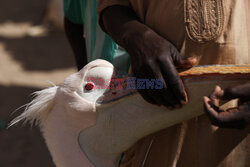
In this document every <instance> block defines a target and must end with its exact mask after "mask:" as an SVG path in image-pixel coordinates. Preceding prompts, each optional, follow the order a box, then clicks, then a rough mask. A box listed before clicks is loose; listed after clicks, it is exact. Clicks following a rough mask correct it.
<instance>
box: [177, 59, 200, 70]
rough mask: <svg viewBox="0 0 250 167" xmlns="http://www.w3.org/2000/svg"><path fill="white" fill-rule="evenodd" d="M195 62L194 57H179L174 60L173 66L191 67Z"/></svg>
mask: <svg viewBox="0 0 250 167" xmlns="http://www.w3.org/2000/svg"><path fill="white" fill-rule="evenodd" d="M196 64H197V59H196V58H194V57H189V58H181V59H179V60H178V61H175V66H176V67H177V68H191V67H193V66H194V65H196Z"/></svg>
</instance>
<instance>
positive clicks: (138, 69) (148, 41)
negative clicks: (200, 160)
mask: <svg viewBox="0 0 250 167" xmlns="http://www.w3.org/2000/svg"><path fill="white" fill-rule="evenodd" d="M101 26H102V27H103V29H104V31H106V32H107V33H108V34H109V35H110V36H111V37H112V38H113V39H114V40H115V41H116V42H117V43H118V44H119V45H121V46H122V47H124V48H125V49H126V51H127V52H128V53H129V55H130V57H131V66H132V70H133V73H134V75H135V77H136V79H157V80H161V81H162V85H163V88H162V89H138V91H139V93H140V94H141V95H142V97H143V98H144V99H145V100H146V101H148V102H149V103H153V104H157V105H164V106H166V107H168V108H170V109H173V108H176V107H181V106H182V105H183V104H186V103H187V100H188V99H187V93H186V92H185V88H184V85H183V83H182V80H181V79H180V77H179V75H178V73H177V70H176V67H177V68H190V67H192V66H193V65H194V64H196V59H194V58H189V59H183V58H182V56H181V55H180V53H179V52H178V50H177V49H176V48H175V46H174V45H173V44H171V42H169V41H167V40H166V39H164V38H163V37H161V36H160V35H159V34H157V33H156V32H155V31H153V30H152V29H151V28H150V27H148V26H147V25H145V24H143V23H141V22H140V20H139V18H138V17H137V16H136V14H135V12H134V11H133V10H132V9H130V8H127V7H121V6H112V7H109V8H107V9H105V10H104V11H103V13H102V15H101Z"/></svg>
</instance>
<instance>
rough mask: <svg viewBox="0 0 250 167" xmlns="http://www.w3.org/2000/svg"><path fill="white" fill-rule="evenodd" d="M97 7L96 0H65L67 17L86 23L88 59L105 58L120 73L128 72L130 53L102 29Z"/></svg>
mask: <svg viewBox="0 0 250 167" xmlns="http://www.w3.org/2000/svg"><path fill="white" fill-rule="evenodd" d="M96 7H97V2H96V0H64V14H65V17H67V19H69V20H70V21H71V22H73V23H75V24H83V25H84V30H85V39H86V47H87V56H88V61H92V60H95V59H104V60H107V61H109V62H111V63H112V64H113V65H114V66H115V68H116V71H117V72H118V73H120V74H124V73H127V72H128V69H129V65H130V59H129V55H128V54H127V53H126V52H125V51H124V49H122V48H121V47H119V46H118V45H117V44H116V43H115V42H114V41H113V40H112V39H111V38H110V36H108V35H107V34H105V33H104V32H103V31H102V30H101V28H100V26H99V25H98V18H97V12H96Z"/></svg>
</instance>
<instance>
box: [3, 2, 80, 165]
mask: <svg viewBox="0 0 250 167" xmlns="http://www.w3.org/2000/svg"><path fill="white" fill-rule="evenodd" d="M47 3H48V0H42V1H41V0H25V1H20V0H8V1H1V2H0V129H1V127H3V126H4V124H6V123H8V122H9V121H10V120H11V119H13V118H14V117H15V116H16V115H18V114H20V113H21V112H22V110H19V111H17V112H16V113H15V114H13V115H11V113H12V112H13V111H14V110H15V109H17V108H18V107H19V106H21V105H23V104H25V103H27V102H29V100H30V97H29V94H30V93H32V92H34V91H36V90H39V89H42V88H45V87H47V86H50V85H49V83H48V82H47V81H48V80H49V81H52V82H54V83H55V84H59V83H61V82H62V81H63V79H64V78H65V77H66V76H68V75H69V74H71V73H73V72H74V71H75V70H76V69H75V63H74V58H73V55H72V52H71V49H70V47H69V45H68V42H67V41H66V38H65V36H64V33H63V32H60V31H55V30H54V31H52V30H51V29H49V28H47V27H46V26H45V25H44V17H45V13H46V12H45V11H46V9H47ZM0 166H1V167H54V165H53V162H52V160H51V157H50V155H49V152H48V150H47V148H46V145H45V143H44V140H43V138H42V137H41V133H40V131H39V130H38V128H36V127H35V128H30V126H27V125H25V126H21V124H19V125H17V126H15V127H13V128H10V129H8V130H0Z"/></svg>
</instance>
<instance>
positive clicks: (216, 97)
mask: <svg viewBox="0 0 250 167" xmlns="http://www.w3.org/2000/svg"><path fill="white" fill-rule="evenodd" d="M223 94H224V91H223V90H222V89H221V87H220V86H215V88H214V91H213V93H211V95H210V96H209V98H210V100H211V102H210V103H211V104H212V105H214V106H216V107H219V105H220V98H221V97H222V96H223Z"/></svg>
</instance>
